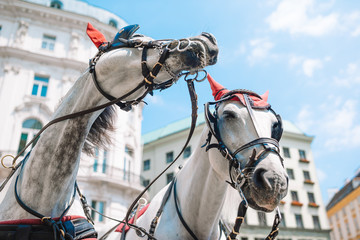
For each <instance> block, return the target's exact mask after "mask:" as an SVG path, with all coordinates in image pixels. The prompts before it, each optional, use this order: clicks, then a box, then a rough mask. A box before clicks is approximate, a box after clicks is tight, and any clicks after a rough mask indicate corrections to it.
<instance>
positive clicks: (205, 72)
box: [195, 69, 208, 82]
mask: <svg viewBox="0 0 360 240" xmlns="http://www.w3.org/2000/svg"><path fill="white" fill-rule="evenodd" d="M197 72H203V73H204V74H205V76H204V77H203V78H201V79H197V78H195V81H197V82H202V81H204V80H205V79H206V78H207V75H208V73H207V71H206V70H205V69H200V70H199V71H197ZM196 77H197V75H196Z"/></svg>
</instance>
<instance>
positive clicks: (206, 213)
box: [177, 128, 227, 239]
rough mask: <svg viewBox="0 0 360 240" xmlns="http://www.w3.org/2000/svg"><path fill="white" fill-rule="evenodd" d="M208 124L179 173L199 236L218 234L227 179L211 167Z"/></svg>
mask: <svg viewBox="0 0 360 240" xmlns="http://www.w3.org/2000/svg"><path fill="white" fill-rule="evenodd" d="M208 131H209V130H208V128H205V129H204V131H203V133H202V136H201V138H200V142H199V145H198V146H197V148H196V149H195V151H194V153H193V154H192V155H191V157H190V159H189V160H188V162H187V163H186V164H185V166H184V167H183V169H182V170H181V171H180V172H179V174H178V176H177V195H178V199H179V204H180V208H181V212H182V214H183V216H184V219H185V220H186V221H187V224H188V225H189V226H190V228H191V229H192V230H193V231H194V233H195V234H196V235H197V237H198V238H199V239H209V238H211V239H213V238H214V236H217V235H218V223H219V218H220V213H221V209H222V206H223V203H224V200H225V193H226V189H227V187H226V183H225V182H224V181H223V180H221V179H220V177H219V175H218V174H217V173H216V172H215V171H214V169H213V168H212V166H211V164H210V161H209V152H206V151H205V148H201V145H202V144H203V143H204V142H205V140H206V137H207V134H208Z"/></svg>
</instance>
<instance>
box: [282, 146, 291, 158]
mask: <svg viewBox="0 0 360 240" xmlns="http://www.w3.org/2000/svg"><path fill="white" fill-rule="evenodd" d="M283 152H284V157H286V158H290V157H291V156H290V149H289V148H288V147H283Z"/></svg>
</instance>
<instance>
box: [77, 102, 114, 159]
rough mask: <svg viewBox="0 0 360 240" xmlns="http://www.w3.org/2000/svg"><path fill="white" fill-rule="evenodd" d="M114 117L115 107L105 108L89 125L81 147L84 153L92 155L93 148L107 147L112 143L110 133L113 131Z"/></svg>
mask: <svg viewBox="0 0 360 240" xmlns="http://www.w3.org/2000/svg"><path fill="white" fill-rule="evenodd" d="M115 119H116V111H115V107H114V106H110V107H107V108H105V110H104V111H103V112H102V113H101V114H100V115H99V117H98V118H97V119H96V120H95V122H94V123H93V125H92V126H91V129H90V131H89V133H88V135H87V137H86V140H85V144H84V147H83V149H82V151H83V152H84V153H86V154H88V155H90V156H91V155H94V149H95V148H104V149H107V148H108V147H109V145H110V144H111V143H112V137H111V133H112V132H114V131H115V127H114V123H115Z"/></svg>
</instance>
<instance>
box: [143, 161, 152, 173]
mask: <svg viewBox="0 0 360 240" xmlns="http://www.w3.org/2000/svg"><path fill="white" fill-rule="evenodd" d="M143 170H144V171H147V170H150V159H146V160H144V162H143Z"/></svg>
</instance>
